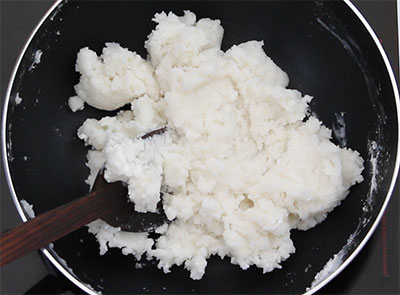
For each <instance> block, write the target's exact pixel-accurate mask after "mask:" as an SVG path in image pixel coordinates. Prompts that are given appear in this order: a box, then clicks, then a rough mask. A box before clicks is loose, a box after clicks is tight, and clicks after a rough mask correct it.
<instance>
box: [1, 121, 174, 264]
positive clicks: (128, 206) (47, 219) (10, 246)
mask: <svg viewBox="0 0 400 295" xmlns="http://www.w3.org/2000/svg"><path fill="white" fill-rule="evenodd" d="M164 131H165V128H162V129H158V130H155V131H152V132H150V133H147V134H145V135H144V136H142V139H146V138H148V137H151V136H153V135H157V134H161V133H163V132H164ZM127 195H128V191H127V187H126V185H125V184H124V183H122V182H112V183H108V182H107V181H105V179H104V175H103V171H102V170H101V171H100V172H99V173H98V175H97V177H96V180H95V182H94V185H93V188H92V191H91V192H90V193H89V194H87V195H86V196H84V197H81V198H79V199H77V200H74V201H72V202H70V203H68V204H65V205H63V206H60V207H57V208H55V209H53V210H51V211H49V212H46V213H43V214H41V215H39V216H38V217H35V218H33V219H31V220H29V221H27V222H25V223H22V224H20V225H17V226H16V227H14V228H12V229H10V230H6V231H3V232H2V233H1V237H0V266H2V265H4V264H7V263H9V262H11V261H13V260H15V259H18V258H20V257H22V256H24V255H26V254H28V253H29V252H32V251H34V250H38V249H39V248H42V247H44V246H46V245H48V244H49V243H51V242H54V241H56V240H57V239H59V238H61V237H63V236H65V235H67V234H69V233H71V232H73V231H74V230H76V229H78V228H80V227H82V226H84V225H86V224H88V223H90V222H92V221H94V220H96V219H102V220H104V221H106V222H107V223H108V224H110V225H112V226H115V227H121V229H122V230H124V231H133V232H146V231H147V232H150V231H153V230H154V229H155V228H157V227H158V226H161V225H163V224H164V223H165V222H167V218H166V216H165V214H164V211H163V210H162V208H161V202H160V203H159V208H158V213H139V212H136V211H134V204H133V203H131V202H129V200H128V197H127Z"/></svg>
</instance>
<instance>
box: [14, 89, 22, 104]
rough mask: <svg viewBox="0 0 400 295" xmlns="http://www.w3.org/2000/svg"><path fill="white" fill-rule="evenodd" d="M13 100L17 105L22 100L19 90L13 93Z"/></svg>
mask: <svg viewBox="0 0 400 295" xmlns="http://www.w3.org/2000/svg"><path fill="white" fill-rule="evenodd" d="M14 102H15V104H16V105H19V104H20V103H21V102H22V97H21V96H19V92H17V94H16V95H15V98H14Z"/></svg>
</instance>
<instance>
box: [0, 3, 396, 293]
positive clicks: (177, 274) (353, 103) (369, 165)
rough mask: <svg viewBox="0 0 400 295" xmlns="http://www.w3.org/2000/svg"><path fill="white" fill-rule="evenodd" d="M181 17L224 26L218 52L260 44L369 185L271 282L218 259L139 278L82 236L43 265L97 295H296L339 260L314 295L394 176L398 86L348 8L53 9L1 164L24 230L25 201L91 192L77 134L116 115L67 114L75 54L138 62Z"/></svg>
mask: <svg viewBox="0 0 400 295" xmlns="http://www.w3.org/2000/svg"><path fill="white" fill-rule="evenodd" d="M184 9H185V10H192V11H193V12H195V13H196V14H197V16H198V17H199V18H201V17H210V18H216V19H221V20H222V25H223V27H224V28H225V37H224V41H223V49H224V50H226V49H228V48H229V47H230V46H232V45H233V44H238V43H241V42H244V41H248V40H254V39H256V40H264V41H265V44H266V45H265V49H266V51H267V53H268V55H270V56H271V57H272V58H273V60H274V61H275V62H276V63H277V64H278V65H279V66H280V67H281V68H282V69H283V70H285V71H286V72H287V73H288V75H289V77H290V78H291V82H290V87H291V88H295V89H298V90H300V91H301V92H302V93H305V94H310V95H313V96H314V97H315V99H314V100H313V102H312V104H311V109H312V111H313V112H315V113H316V114H317V115H318V117H319V118H320V119H321V120H322V121H323V122H324V124H325V125H326V126H328V127H331V126H332V124H335V122H336V118H335V113H336V114H339V113H341V112H345V122H346V134H347V145H348V146H349V147H351V148H353V149H356V150H358V151H359V152H360V153H361V155H362V157H363V158H364V159H365V170H364V172H363V176H364V178H365V180H364V181H363V182H362V183H361V184H359V185H356V186H354V187H353V188H352V189H351V192H350V194H349V196H348V197H347V198H346V199H345V200H344V201H343V202H342V204H341V206H339V207H338V208H336V209H335V210H334V211H333V212H332V213H330V214H329V216H328V218H327V219H326V220H325V221H324V222H323V223H321V224H320V225H318V226H317V227H315V228H313V229H311V230H309V231H306V232H301V231H296V230H294V231H292V238H293V240H294V244H295V246H296V249H297V250H296V253H295V254H293V255H292V256H291V257H290V258H289V259H287V260H286V261H285V262H284V263H283V264H282V269H276V270H274V271H273V272H271V273H267V274H262V271H261V270H260V269H257V268H255V267H251V268H250V269H248V270H247V271H243V270H241V269H240V268H239V267H238V266H235V265H231V264H230V263H229V260H228V259H224V260H220V259H219V258H216V257H214V258H212V259H210V260H209V264H208V267H207V271H206V274H205V276H204V278H203V279H202V280H200V281H193V280H191V279H190V278H189V274H188V272H187V271H186V270H184V269H183V268H182V267H173V269H172V272H171V273H170V274H164V273H163V272H162V271H161V270H159V269H158V268H157V267H156V264H155V263H154V262H147V263H146V264H145V266H144V267H143V268H141V269H137V268H135V259H134V258H133V257H131V256H123V255H122V254H121V252H120V251H119V250H116V249H111V250H110V251H109V252H108V253H107V254H106V255H105V256H99V254H98V244H97V242H96V241H95V238H94V236H92V235H91V234H88V233H87V230H86V229H85V228H82V229H80V230H78V231H76V232H74V233H73V234H71V235H69V236H67V237H65V238H63V239H61V240H59V241H57V242H56V243H55V244H54V250H52V249H50V248H49V249H47V250H44V253H45V255H46V256H47V257H48V258H49V259H50V260H51V261H52V263H53V264H54V265H55V266H56V267H57V268H58V269H59V270H60V271H61V272H62V273H63V274H64V275H65V276H67V277H68V278H69V279H70V280H71V281H73V282H74V283H75V284H76V285H77V286H79V287H80V288H82V290H84V291H86V292H88V293H92V294H93V293H94V292H95V291H102V292H103V293H303V292H306V288H307V287H309V286H310V285H311V283H312V281H313V280H314V277H315V275H316V274H317V273H318V272H319V271H320V270H321V269H322V268H323V267H324V265H325V264H326V263H327V261H328V260H329V259H330V258H332V257H333V256H334V254H336V253H339V256H341V257H342V259H341V260H339V263H338V265H337V267H335V268H334V269H333V273H331V274H329V273H328V274H327V277H326V278H324V279H323V280H322V281H321V282H320V283H318V284H317V285H315V286H314V287H313V288H311V289H310V290H309V291H308V293H313V292H315V291H317V290H318V289H320V288H321V287H322V286H324V285H325V284H326V283H327V282H328V281H330V280H331V279H332V278H333V277H335V276H336V275H337V274H338V273H339V272H340V271H341V270H342V269H343V268H344V267H346V265H348V264H349V263H350V261H351V260H352V259H353V258H354V257H355V255H357V253H358V252H359V251H360V250H361V248H362V247H363V246H364V245H365V243H366V242H367V240H368V238H369V237H370V236H371V235H372V232H373V230H374V229H375V228H376V226H377V224H378V222H379V220H380V218H381V216H382V214H383V211H384V208H385V207H386V205H387V203H388V200H389V196H390V194H391V192H392V190H393V187H394V180H395V179H396V175H397V172H398V166H399V165H398V162H399V159H398V156H397V153H398V144H399V122H398V113H399V94H398V90H397V86H396V83H395V79H394V75H393V72H392V70H391V68H390V65H389V62H388V59H387V57H386V55H385V53H384V51H383V49H382V47H381V45H380V44H379V41H378V39H377V37H376V36H375V34H374V33H373V32H372V29H371V28H370V27H369V25H368V24H367V22H366V21H365V19H364V18H363V17H362V16H361V15H360V13H359V12H358V11H357V10H356V9H355V8H354V6H353V5H352V4H351V3H350V2H336V1H333V2H319V1H316V2H311V1H306V2H299V1H295V2H287V1H279V2H272V1H262V2H226V1H221V2H219V1H213V2H204V1H201V2H184V1H180V2H167V1H163V2H153V1H147V2H140V1H129V2H120V1H113V2H112V1H110V2H106V1H100V2H96V3H93V2H91V1H82V2H75V1H69V2H57V3H56V4H55V5H54V7H53V8H52V9H51V11H49V13H48V14H47V15H46V16H45V18H44V19H43V20H42V22H41V24H40V26H38V28H37V29H36V30H35V33H34V34H33V35H32V37H31V39H30V40H29V41H28V42H27V45H26V48H25V50H24V51H23V54H22V55H21V57H20V59H19V61H18V63H17V67H16V70H15V72H14V73H13V75H12V77H11V81H10V86H9V89H8V92H7V97H6V103H5V109H4V115H3V138H2V140H3V156H4V159H5V163H4V164H5V168H6V176H7V177H8V182H9V186H10V190H11V193H12V195H13V198H14V200H15V203H16V206H17V208H18V210H19V212H20V214H21V217H22V219H23V220H26V219H27V217H26V215H25V214H24V212H23V210H22V209H21V206H20V204H19V200H21V199H25V200H27V201H28V202H29V203H31V204H33V206H34V208H35V211H36V213H37V214H40V213H42V212H45V211H47V210H50V209H52V208H54V207H56V206H59V205H61V204H64V203H66V202H67V201H70V200H72V199H74V198H76V197H79V196H81V195H84V194H85V193H86V192H87V191H88V186H87V185H86V184H85V183H84V179H85V178H86V177H87V175H88V172H89V171H88V169H87V168H86V167H85V165H84V163H85V161H86V159H85V155H86V152H87V148H86V147H84V145H83V143H82V142H81V141H80V140H79V139H78V138H77V136H76V130H77V128H78V127H79V126H80V125H81V124H82V122H83V121H84V120H85V119H86V118H89V117H94V118H100V117H102V116H104V115H110V114H111V115H113V114H114V113H109V112H103V111H99V110H96V109H93V108H90V107H87V108H85V110H84V111H82V112H77V113H72V112H71V111H70V110H69V108H68V105H67V99H68V97H70V96H71V95H73V94H74V91H73V85H74V84H76V83H77V82H78V79H79V76H78V74H77V73H76V72H75V70H74V63H75V58H76V53H77V52H78V50H79V49H80V48H82V47H85V46H89V47H90V48H92V49H94V50H95V51H97V52H98V53H100V51H101V49H102V47H103V45H104V43H105V42H109V41H115V42H119V43H120V44H121V45H122V46H123V47H128V48H130V49H131V50H133V51H136V52H138V53H139V54H141V55H142V56H145V54H146V52H145V50H144V48H143V43H144V40H145V39H146V36H147V34H148V33H149V32H150V31H151V30H152V29H153V28H154V23H152V22H151V18H152V16H153V15H154V14H155V13H156V12H160V11H162V10H164V11H173V12H175V13H176V14H182V12H183V10H184ZM37 50H41V51H42V52H43V54H42V56H41V62H40V63H39V64H37V65H36V66H35V67H34V68H32V62H33V60H34V55H35V52H37ZM17 93H18V94H19V96H20V97H22V99H23V100H22V102H21V103H20V104H19V105H16V104H15V100H14V98H15V96H16V95H17ZM333 141H335V142H336V143H338V140H337V139H336V138H333ZM374 142H375V144H376V146H377V149H375V150H374V149H373V146H374ZM374 183H376V186H373V185H372V184H374ZM60 192H61V193H60ZM59 257H61V258H62V259H64V260H65V262H66V263H67V265H68V267H66V266H65V262H64V261H63V260H61V259H60V258H59ZM71 269H72V270H71Z"/></svg>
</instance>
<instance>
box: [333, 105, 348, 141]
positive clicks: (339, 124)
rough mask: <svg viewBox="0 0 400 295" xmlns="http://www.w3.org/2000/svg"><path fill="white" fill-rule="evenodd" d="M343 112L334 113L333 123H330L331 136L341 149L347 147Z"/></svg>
mask: <svg viewBox="0 0 400 295" xmlns="http://www.w3.org/2000/svg"><path fill="white" fill-rule="evenodd" d="M345 114H346V113H345V112H340V113H335V121H334V122H333V123H332V132H333V136H334V137H335V138H336V139H337V141H338V143H339V146H340V147H341V148H343V147H346V146H347V137H346V123H345V121H344V115H345Z"/></svg>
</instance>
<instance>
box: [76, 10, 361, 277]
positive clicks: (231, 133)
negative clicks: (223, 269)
mask: <svg viewBox="0 0 400 295" xmlns="http://www.w3.org/2000/svg"><path fill="white" fill-rule="evenodd" d="M153 20H154V21H155V22H156V23H157V26H156V28H155V30H154V31H153V32H151V33H150V35H149V36H148V39H147V41H146V42H145V47H146V49H147V51H148V53H149V56H148V58H147V60H145V59H143V58H141V57H140V56H139V55H137V54H136V53H134V52H131V51H129V50H128V49H125V48H122V47H121V46H119V45H118V44H115V43H106V47H105V48H104V49H103V53H102V55H101V56H97V55H96V53H95V52H93V51H91V50H90V49H88V48H83V49H81V50H80V51H79V53H78V58H77V64H76V69H77V71H79V72H80V74H81V79H80V82H79V84H77V85H76V86H75V90H76V94H77V97H79V98H80V99H81V100H83V101H85V102H86V103H88V104H90V105H92V106H94V107H97V108H101V109H104V110H115V109H118V108H120V107H121V106H123V105H125V104H128V103H129V104H131V110H125V111H120V112H119V113H118V115H117V116H115V117H104V118H102V119H101V120H94V119H88V120H87V121H86V122H85V123H84V124H83V125H82V126H81V127H80V128H79V130H78V136H79V137H80V138H81V139H82V140H84V141H85V143H86V144H87V145H89V146H91V147H92V149H91V150H90V151H89V152H88V156H87V158H88V163H87V165H88V167H89V168H90V170H91V174H90V176H89V178H88V183H89V184H91V183H92V182H93V179H94V177H95V176H96V174H97V171H98V169H99V168H101V167H102V166H103V165H105V167H106V172H105V177H106V179H107V180H108V181H117V180H122V181H125V182H126V183H128V186H129V198H130V199H131V200H132V201H133V202H134V203H135V206H136V210H138V211H141V212H154V211H156V206H157V203H158V202H160V192H163V197H162V200H161V201H162V203H163V208H164V210H165V212H166V215H167V217H168V218H169V219H170V220H171V222H170V223H169V224H168V225H164V226H162V227H160V228H159V229H158V232H159V233H160V234H161V236H160V237H159V238H158V239H157V240H155V241H154V240H153V239H150V238H149V237H148V235H147V233H126V232H121V231H120V229H119V228H113V227H111V226H109V225H108V224H106V223H105V222H103V221H100V220H98V221H96V222H94V223H92V224H90V225H89V229H90V231H91V232H92V233H93V234H95V235H96V236H97V239H98V240H99V243H100V249H101V250H100V251H101V254H104V253H105V252H106V251H107V248H108V247H118V248H121V249H122V253H123V254H126V255H127V254H133V255H135V256H136V257H137V258H139V257H140V256H141V255H142V254H145V255H147V257H148V258H149V259H150V258H152V257H155V258H156V259H157V260H158V261H159V264H158V266H159V268H162V269H163V270H164V271H165V272H169V270H170V267H171V266H173V265H184V267H185V268H186V269H188V270H189V271H190V276H191V278H193V279H201V277H202V276H203V275H204V273H205V269H206V265H207V259H208V258H209V257H210V256H212V255H219V256H220V257H225V256H229V257H230V258H231V262H232V263H233V264H237V265H239V266H240V267H241V268H242V269H247V268H248V267H249V266H251V265H256V266H257V267H259V268H262V269H263V271H264V272H269V271H272V270H273V269H274V268H280V267H281V266H280V263H281V262H282V261H283V260H285V259H287V258H288V257H289V255H290V254H291V253H293V252H294V251H295V247H294V245H293V242H292V240H291V239H290V230H291V229H301V230H307V229H309V228H311V227H313V226H315V225H316V224H318V223H319V222H321V221H322V220H324V219H325V218H326V216H327V214H328V212H330V211H331V210H333V209H334V208H335V207H336V206H338V205H339V204H340V202H341V201H342V200H343V199H344V198H345V197H346V195H347V194H348V192H349V189H350V187H351V186H352V185H354V184H355V183H358V182H361V181H362V176H361V172H362V170H363V160H362V158H361V157H360V156H359V154H358V152H356V151H352V150H351V149H348V148H339V147H338V146H336V145H334V144H333V143H332V142H331V141H330V139H331V130H330V129H328V128H327V127H325V126H324V125H323V124H322V123H321V122H320V121H319V120H318V119H317V118H316V117H314V116H308V115H307V111H308V103H309V102H310V101H311V99H312V97H311V96H308V95H302V94H301V93H300V92H299V91H297V90H293V89H288V88H287V86H288V83H289V79H288V76H287V75H286V73H285V72H284V71H283V70H281V69H280V68H279V67H278V66H277V65H276V64H275V63H274V62H273V61H272V60H271V58H269V57H268V56H267V55H266V54H265V52H264V50H263V48H262V47H263V42H260V41H249V42H246V43H242V44H239V45H235V46H233V47H232V48H230V49H229V50H227V51H226V52H223V51H222V50H221V49H220V45H221V41H222V36H223V28H222V26H221V25H220V21H219V20H210V19H200V20H199V21H196V16H195V15H194V14H193V13H192V12H189V11H186V12H185V13H184V15H183V16H181V17H179V16H176V15H175V14H173V13H169V14H165V13H159V14H156V15H155V17H154V19H153ZM228 33H229V32H228ZM73 100H76V101H77V99H76V98H74V99H73ZM163 126H167V131H166V132H165V133H164V134H162V135H156V136H153V137H152V138H149V139H145V140H142V139H140V137H141V136H142V135H143V134H145V133H147V132H149V131H151V130H155V129H158V128H161V127H163Z"/></svg>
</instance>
